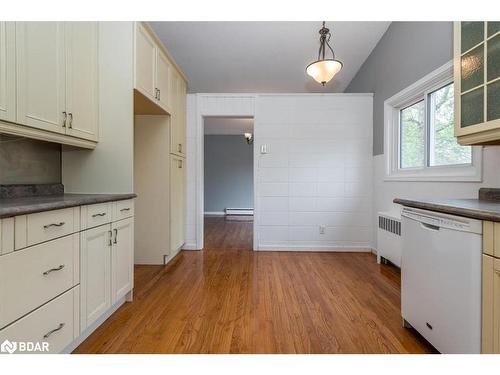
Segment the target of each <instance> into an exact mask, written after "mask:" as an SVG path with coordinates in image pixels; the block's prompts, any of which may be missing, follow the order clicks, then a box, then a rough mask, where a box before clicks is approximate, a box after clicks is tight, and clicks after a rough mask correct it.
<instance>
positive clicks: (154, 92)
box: [134, 22, 172, 114]
mask: <svg viewBox="0 0 500 375" xmlns="http://www.w3.org/2000/svg"><path fill="white" fill-rule="evenodd" d="M135 35H136V36H135V75H134V77H135V89H136V90H137V91H138V92H139V93H140V94H142V95H144V96H145V97H146V98H147V99H149V101H150V102H152V103H151V104H155V105H156V106H159V107H160V109H159V113H158V114H161V113H162V112H163V113H169V114H170V113H171V112H172V108H171V107H170V106H169V78H170V77H169V75H170V71H171V63H170V61H169V58H168V57H167V55H166V53H165V52H164V51H163V49H162V48H161V47H160V46H159V42H158V41H157V40H156V38H155V36H154V34H153V33H152V32H151V31H150V30H149V28H147V27H146V26H145V25H144V24H143V23H141V22H137V23H136V34H135ZM143 106H147V104H144V103H143ZM145 111H146V112H147V109H146V110H145ZM152 111H153V112H154V109H152ZM152 114H156V113H152Z"/></svg>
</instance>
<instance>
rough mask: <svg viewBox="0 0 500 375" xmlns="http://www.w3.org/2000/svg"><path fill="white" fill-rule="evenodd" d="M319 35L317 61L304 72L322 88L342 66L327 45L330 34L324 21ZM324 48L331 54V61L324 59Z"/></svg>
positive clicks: (328, 44)
mask: <svg viewBox="0 0 500 375" xmlns="http://www.w3.org/2000/svg"><path fill="white" fill-rule="evenodd" d="M319 35H320V37H319V52H318V60H317V61H314V62H312V63H310V64H309V65H308V66H307V68H306V72H307V74H309V75H310V76H311V77H313V78H314V80H315V81H316V82H318V83H321V84H322V85H323V86H324V85H325V84H326V83H327V82H330V81H331V80H332V78H333V77H334V76H335V74H337V73H338V72H340V70H341V69H342V66H343V64H342V62H341V61H339V60H336V59H335V52H333V49H332V47H331V46H330V43H329V42H330V38H331V36H332V34H330V29H328V28H327V27H325V21H323V27H322V28H321V29H320V30H319ZM326 47H328V48H329V49H330V51H331V52H332V58H331V59H326V58H325V54H326Z"/></svg>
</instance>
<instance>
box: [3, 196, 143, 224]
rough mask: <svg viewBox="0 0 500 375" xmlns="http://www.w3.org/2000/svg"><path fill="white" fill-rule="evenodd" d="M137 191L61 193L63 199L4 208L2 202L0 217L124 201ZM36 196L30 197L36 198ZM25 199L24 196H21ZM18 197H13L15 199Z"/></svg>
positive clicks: (44, 197) (131, 197)
mask: <svg viewBox="0 0 500 375" xmlns="http://www.w3.org/2000/svg"><path fill="white" fill-rule="evenodd" d="M136 197H137V194H135V193H124V194H64V195H61V200H60V201H57V200H54V201H51V202H42V203H36V202H32V203H20V204H19V206H12V207H5V208H2V207H1V204H0V219H6V218H9V217H14V216H20V215H27V214H34V213H37V212H44V211H52V210H59V209H62V208H69V207H78V206H87V205H91V204H97V203H106V202H115V201H123V200H126V199H133V198H136ZM34 198H35V197H30V198H29V199H34ZM39 198H40V199H46V198H54V196H42V197H39ZM19 199H20V200H23V199H24V198H19ZM15 200H16V198H14V199H12V201H15Z"/></svg>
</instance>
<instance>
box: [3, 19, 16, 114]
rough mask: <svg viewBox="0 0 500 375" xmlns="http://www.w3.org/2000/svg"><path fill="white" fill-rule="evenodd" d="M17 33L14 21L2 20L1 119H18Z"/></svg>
mask: <svg viewBox="0 0 500 375" xmlns="http://www.w3.org/2000/svg"><path fill="white" fill-rule="evenodd" d="M15 38H16V34H15V24H14V22H5V21H1V22H0V120H4V121H15V120H16V46H15V45H16V44H15V43H16V40H15Z"/></svg>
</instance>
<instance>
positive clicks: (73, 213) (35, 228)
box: [16, 207, 80, 246]
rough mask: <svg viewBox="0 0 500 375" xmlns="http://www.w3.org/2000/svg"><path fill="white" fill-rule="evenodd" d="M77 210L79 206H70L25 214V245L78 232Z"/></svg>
mask: <svg viewBox="0 0 500 375" xmlns="http://www.w3.org/2000/svg"><path fill="white" fill-rule="evenodd" d="M79 210H80V209H79V207H70V208H64V209H62V210H54V211H45V212H39V213H36V214H30V215H26V220H27V221H26V234H27V241H26V243H27V246H31V245H35V244H37V243H40V242H45V241H48V240H52V239H54V238H57V237H62V236H66V235H68V234H71V233H74V232H78V231H79V230H80V225H79V222H80V221H79V217H78V214H79ZM16 241H17V239H16Z"/></svg>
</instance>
